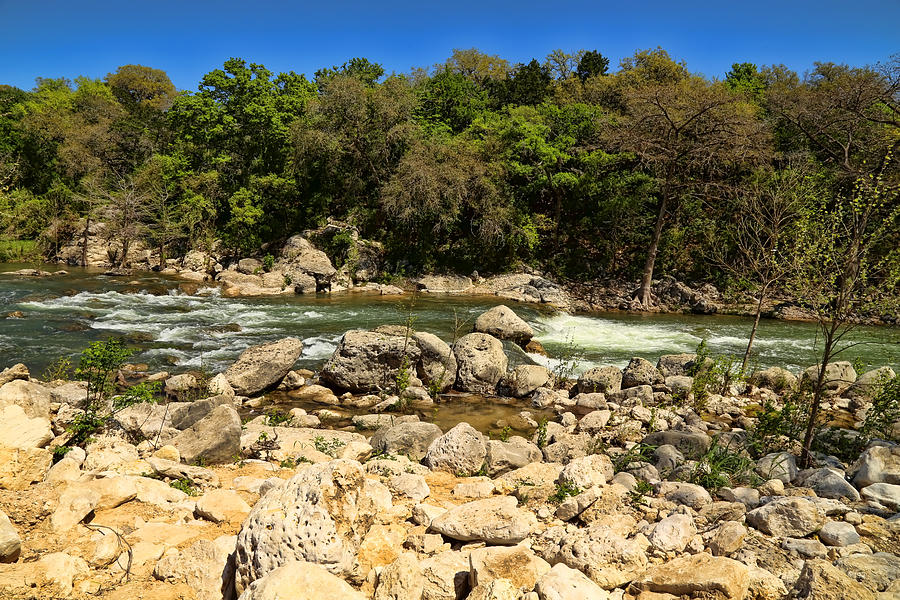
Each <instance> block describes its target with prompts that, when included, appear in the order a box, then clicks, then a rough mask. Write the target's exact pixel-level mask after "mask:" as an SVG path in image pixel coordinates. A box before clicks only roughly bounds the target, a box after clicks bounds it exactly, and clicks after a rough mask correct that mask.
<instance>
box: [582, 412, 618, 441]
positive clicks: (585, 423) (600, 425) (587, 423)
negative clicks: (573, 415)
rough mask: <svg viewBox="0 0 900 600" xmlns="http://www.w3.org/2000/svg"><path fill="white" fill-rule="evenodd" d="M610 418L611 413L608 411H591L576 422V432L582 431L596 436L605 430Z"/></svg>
mask: <svg viewBox="0 0 900 600" xmlns="http://www.w3.org/2000/svg"><path fill="white" fill-rule="evenodd" d="M611 417H612V411H609V410H605V409H604V410H595V411H591V412H589V413H588V414H586V415H584V417H582V419H581V420H580V421H579V422H578V431H582V432H584V433H587V434H590V435H597V434H598V433H600V432H601V431H603V430H604V429H605V428H606V424H607V423H609V419H610V418H611Z"/></svg>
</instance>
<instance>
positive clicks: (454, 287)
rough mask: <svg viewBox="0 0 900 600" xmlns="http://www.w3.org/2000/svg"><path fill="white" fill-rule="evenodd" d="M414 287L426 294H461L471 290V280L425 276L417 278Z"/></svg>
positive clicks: (456, 277)
mask: <svg viewBox="0 0 900 600" xmlns="http://www.w3.org/2000/svg"><path fill="white" fill-rule="evenodd" d="M416 287H417V289H419V290H420V291H423V292H426V293H438V294H461V293H464V292H468V291H469V290H471V289H472V280H471V279H470V278H468V277H462V276H459V275H449V276H444V275H426V276H425V277H421V278H419V280H418V281H417V282H416Z"/></svg>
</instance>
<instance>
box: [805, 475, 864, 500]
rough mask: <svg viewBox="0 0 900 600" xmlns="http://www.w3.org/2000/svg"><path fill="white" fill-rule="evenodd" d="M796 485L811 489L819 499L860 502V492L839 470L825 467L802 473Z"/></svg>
mask: <svg viewBox="0 0 900 600" xmlns="http://www.w3.org/2000/svg"><path fill="white" fill-rule="evenodd" d="M796 485H800V486H803V487H808V488H811V489H812V490H813V491H814V492H815V493H816V496H818V497H819V498H834V499H836V500H839V499H841V498H847V499H848V500H851V501H857V500H859V492H857V491H856V488H854V487H853V486H852V485H850V482H848V481H847V480H846V479H844V474H843V473H842V472H841V471H838V470H837V469H829V468H824V467H823V468H821V469H810V470H808V471H802V472H801V473H800V474H799V475H798V476H797V480H796Z"/></svg>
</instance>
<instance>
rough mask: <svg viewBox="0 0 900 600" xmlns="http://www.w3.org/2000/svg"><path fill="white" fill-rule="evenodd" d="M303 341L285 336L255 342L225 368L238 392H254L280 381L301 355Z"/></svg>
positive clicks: (245, 393) (227, 377)
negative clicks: (264, 341)
mask: <svg viewBox="0 0 900 600" xmlns="http://www.w3.org/2000/svg"><path fill="white" fill-rule="evenodd" d="M302 350H303V343H302V342H301V341H300V340H298V339H297V338H290V337H289V338H284V339H282V340H279V341H277V342H272V343H270V344H261V345H259V346H251V347H249V348H247V349H246V350H244V351H243V352H242V353H241V355H240V357H238V359H237V362H235V363H234V364H233V365H231V366H230V367H228V369H227V370H226V371H225V378H226V379H227V380H228V383H229V384H231V387H232V388H234V391H235V393H237V394H238V395H241V396H252V395H254V394H258V393H259V392H262V391H264V390H266V389H268V388H271V387H274V386H276V385H278V384H279V383H280V382H281V380H282V379H284V376H285V375H287V374H288V372H289V371H290V370H291V369H292V368H293V366H294V363H295V362H297V359H298V358H299V357H300V353H301V352H302Z"/></svg>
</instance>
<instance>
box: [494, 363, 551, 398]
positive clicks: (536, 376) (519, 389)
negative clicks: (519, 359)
mask: <svg viewBox="0 0 900 600" xmlns="http://www.w3.org/2000/svg"><path fill="white" fill-rule="evenodd" d="M552 376H553V375H552V374H551V373H550V371H548V370H547V368H546V367H542V366H540V365H519V366H517V367H516V368H515V369H513V370H512V371H510V372H509V373H507V374H506V375H505V376H504V377H503V379H502V380H501V386H502V387H503V388H505V389H506V390H507V391H508V392H509V394H510V395H511V396H512V397H513V398H524V397H525V396H527V395H528V394H530V393H532V392H533V391H534V390H536V389H538V388H539V387H542V386H545V385H547V384H548V383H549V382H550V379H551V378H552Z"/></svg>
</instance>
